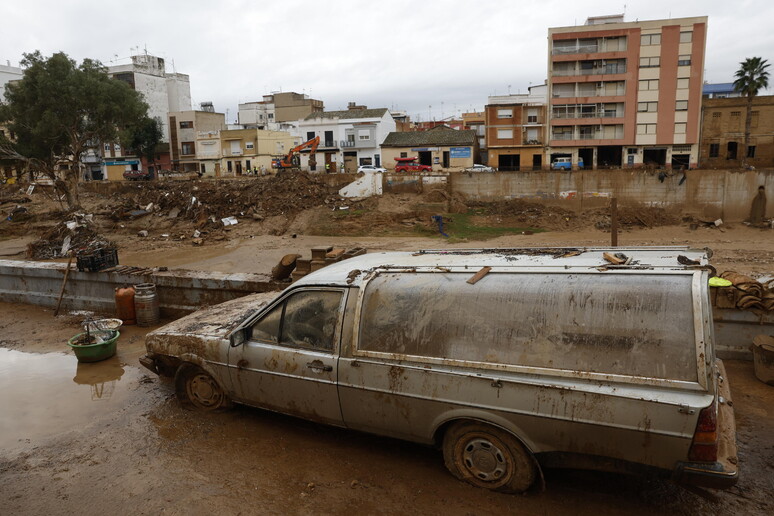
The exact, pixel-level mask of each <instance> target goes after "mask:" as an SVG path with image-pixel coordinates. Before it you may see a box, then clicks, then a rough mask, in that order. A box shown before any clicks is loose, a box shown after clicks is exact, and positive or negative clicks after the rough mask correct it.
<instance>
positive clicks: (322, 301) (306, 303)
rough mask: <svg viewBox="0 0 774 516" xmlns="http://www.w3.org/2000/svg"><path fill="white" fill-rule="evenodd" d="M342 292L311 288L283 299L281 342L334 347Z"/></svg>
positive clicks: (331, 348) (305, 345) (320, 347)
mask: <svg viewBox="0 0 774 516" xmlns="http://www.w3.org/2000/svg"><path fill="white" fill-rule="evenodd" d="M341 296H342V293H341V292H331V291H328V292H326V291H320V290H310V291H303V292H299V293H297V294H294V295H292V296H291V297H289V298H288V299H287V300H286V301H285V316H284V318H283V320H282V326H281V330H280V331H281V338H280V344H281V345H286V346H293V347H299V348H307V349H315V350H320V351H333V344H334V340H333V339H334V336H335V334H336V326H337V322H338V320H339V314H340V305H341Z"/></svg>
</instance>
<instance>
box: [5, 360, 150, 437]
mask: <svg viewBox="0 0 774 516" xmlns="http://www.w3.org/2000/svg"><path fill="white" fill-rule="evenodd" d="M142 376H143V374H142V371H141V370H140V369H139V368H136V367H131V366H128V365H126V364H124V363H122V362H121V361H120V359H119V358H118V357H115V356H114V357H112V358H110V359H108V360H104V361H102V362H95V363H91V364H87V363H83V364H82V363H79V362H78V360H77V359H76V358H75V357H74V356H73V355H68V354H64V353H25V352H22V351H16V350H11V349H5V348H0V392H2V393H3V395H2V396H0V414H2V417H0V449H3V450H6V451H9V452H10V451H20V450H22V449H24V448H27V447H30V446H36V445H38V444H39V443H40V442H41V441H43V440H45V439H47V438H51V437H55V436H57V435H59V434H61V433H64V432H68V431H72V430H79V429H83V428H85V427H86V426H88V425H90V424H93V423H95V422H97V421H99V419H100V418H101V417H106V416H109V415H111V414H113V413H115V412H117V411H118V410H120V409H122V408H123V407H124V406H126V404H127V402H128V401H129V400H130V399H132V398H133V397H134V396H135V395H138V393H137V386H138V385H139V380H140V378H141V377H142ZM139 395H141V394H139Z"/></svg>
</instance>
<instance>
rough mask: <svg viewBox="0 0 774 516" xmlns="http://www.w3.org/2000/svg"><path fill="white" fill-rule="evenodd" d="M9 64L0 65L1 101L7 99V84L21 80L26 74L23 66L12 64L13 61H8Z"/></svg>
mask: <svg viewBox="0 0 774 516" xmlns="http://www.w3.org/2000/svg"><path fill="white" fill-rule="evenodd" d="M7 63H8V64H7V65H0V102H4V101H5V85H6V84H8V83H9V82H11V81H19V80H21V78H22V77H23V75H24V72H23V71H22V69H21V68H17V67H15V66H11V63H10V62H9V61H7Z"/></svg>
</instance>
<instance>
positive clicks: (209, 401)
mask: <svg viewBox="0 0 774 516" xmlns="http://www.w3.org/2000/svg"><path fill="white" fill-rule="evenodd" d="M188 396H189V398H190V399H191V401H193V402H194V403H196V404H198V405H201V406H202V407H207V408H212V407H216V406H218V404H219V403H220V399H221V394H220V388H219V387H218V385H217V384H216V383H215V380H213V379H212V378H210V376H209V375H206V374H197V375H196V376H194V377H193V378H191V381H189V382H188Z"/></svg>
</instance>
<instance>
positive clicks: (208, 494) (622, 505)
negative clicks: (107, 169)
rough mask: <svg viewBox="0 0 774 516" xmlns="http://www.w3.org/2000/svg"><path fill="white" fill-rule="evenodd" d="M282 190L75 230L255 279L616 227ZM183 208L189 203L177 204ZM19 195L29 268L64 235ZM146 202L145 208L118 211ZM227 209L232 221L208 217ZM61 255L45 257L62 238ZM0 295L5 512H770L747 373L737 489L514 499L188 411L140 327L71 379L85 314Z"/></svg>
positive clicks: (740, 409) (231, 418)
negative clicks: (277, 270) (357, 257)
mask: <svg viewBox="0 0 774 516" xmlns="http://www.w3.org/2000/svg"><path fill="white" fill-rule="evenodd" d="M282 186H283V185H282V184H279V183H277V184H273V183H267V184H261V185H252V186H251V185H247V187H246V186H245V185H242V186H240V183H233V184H232V185H231V186H229V187H228V188H225V189H222V188H221V189H217V188H213V187H211V185H208V184H199V183H196V182H193V183H191V184H186V185H182V186H181V185H167V190H162V191H148V187H147V185H128V186H127V187H126V191H124V192H121V193H120V194H119V195H114V196H103V195H98V194H94V193H88V194H84V196H83V200H84V208H85V209H84V213H91V214H92V215H93V217H92V222H90V223H89V224H88V225H87V226H88V229H89V230H90V231H93V235H97V236H98V237H99V238H104V239H106V240H110V241H113V242H116V243H117V245H118V249H119V258H120V262H121V264H125V265H138V266H143V267H154V266H166V267H170V268H185V269H196V270H206V271H222V272H261V273H268V272H269V270H270V269H271V267H272V266H273V265H274V264H275V263H276V262H277V261H278V260H279V259H280V258H281V257H282V256H284V255H285V254H288V253H299V254H302V255H304V256H306V257H308V256H309V249H310V248H311V247H314V246H319V245H332V246H335V247H346V248H351V247H366V248H367V249H368V250H369V251H381V250H416V249H421V248H446V247H526V246H558V245H567V246H589V245H606V244H608V243H609V239H610V235H609V233H608V232H607V231H606V229H607V227H608V226H607V225H606V222H607V223H609V218H606V214H604V213H600V212H599V211H597V212H588V213H583V214H573V213H567V212H564V211H562V210H557V209H552V208H545V207H541V206H534V205H529V204H524V203H517V202H511V203H504V204H502V203H501V204H492V205H476V204H475V203H470V202H468V201H466V200H464V199H448V198H446V197H445V196H444V194H443V193H435V194H432V193H429V194H424V195H414V194H400V195H390V196H385V197H383V198H381V199H378V200H375V199H371V200H365V201H360V202H351V201H346V202H342V200H341V199H338V198H337V197H336V196H335V195H334V194H332V193H331V191H330V189H327V190H326V189H325V188H321V187H320V186H319V185H314V184H310V183H308V182H307V181H306V180H305V179H296V180H295V183H293V185H292V188H289V189H288V191H287V192H285V193H282V188H281V187H282ZM194 188H196V190H194ZM168 192H169V195H166V196H165V195H164V193H168ZM194 192H196V195H194ZM193 196H196V197H197V201H198V200H200V199H203V200H204V202H203V203H202V206H199V205H198V204H197V203H194V204H192V205H190V207H189V205H188V203H190V198H191V197H193ZM24 197H25V196H24V195H23V194H22V193H20V192H18V188H16V189H10V188H8V187H6V188H5V189H0V212H2V214H3V220H2V221H0V259H8V258H10V259H25V256H26V255H27V252H28V249H29V244H30V243H33V242H35V241H38V240H39V238H40V237H41V236H48V237H50V238H52V239H54V240H55V239H56V238H61V237H62V236H63V235H66V232H65V231H64V230H63V229H62V224H63V222H65V221H67V220H70V217H69V216H67V215H65V214H63V213H60V212H59V211H58V210H59V207H58V203H57V202H56V201H55V200H53V199H51V198H47V197H46V196H45V195H44V193H43V192H39V193H38V194H35V193H34V194H33V195H32V196H30V197H29V201H28V202H21V201H22V199H23V198H24ZM170 197H172V199H171V200H166V199H169V198H170ZM299 197H301V198H302V199H301V200H300V201H299V200H298V198H299ZM150 203H153V204H154V206H156V207H158V209H156V208H154V207H152V209H151V213H149V214H142V215H139V216H136V217H135V216H127V215H126V213H128V212H130V211H133V210H137V209H138V208H140V207H141V206H146V207H147V205H148V204H150ZM183 205H185V206H183ZM17 206H23V207H26V208H27V216H26V217H25V216H24V214H23V213H21V212H18V211H17V212H16V213H18V214H20V216H19V217H18V218H17V220H16V221H15V222H14V221H8V220H5V219H6V218H7V216H8V215H9V214H10V213H11V212H12V211H13V210H15V209H16V207H17ZM176 208H177V209H178V212H177V213H176V214H175V217H171V216H170V215H171V213H174V210H175V209H176ZM341 208H346V209H341ZM436 212H440V213H443V214H444V216H445V217H449V218H453V217H455V216H459V215H460V214H463V213H467V214H468V215H470V220H472V221H474V224H475V225H479V226H481V227H489V228H496V229H503V228H532V229H535V230H538V231H532V233H533V234H521V233H522V231H520V230H519V231H512V232H511V233H510V234H508V233H505V234H501V233H498V232H496V231H493V232H490V233H488V234H476V236H474V237H470V236H457V237H453V238H451V239H447V238H444V237H442V236H440V235H439V234H438V231H437V227H433V225H432V224H430V222H429V214H431V213H436ZM229 214H232V215H235V216H236V217H237V218H238V220H239V223H238V224H237V225H235V226H230V227H229V228H226V227H224V226H223V224H222V223H218V222H217V221H219V220H220V219H219V218H218V217H221V216H229ZM624 215H625V217H624V222H625V224H624V228H623V230H622V233H621V235H620V237H619V243H620V244H621V245H690V246H693V247H699V248H701V247H710V248H712V249H713V250H714V252H715V254H714V257H713V258H712V263H713V264H714V265H715V266H716V267H717V269H718V270H719V271H723V270H736V271H738V272H741V273H745V274H749V275H752V276H754V277H759V276H766V275H771V274H772V272H774V271H772V269H773V267H772V264H773V263H774V238H772V237H774V232H772V231H771V230H765V229H758V228H751V227H748V226H745V225H743V224H741V223H734V224H725V225H723V226H721V228H711V227H709V226H707V225H705V224H701V223H699V224H697V223H696V220H695V219H694V218H691V217H687V218H685V217H684V214H674V213H664V212H662V211H659V210H648V209H641V210H635V211H634V212H628V213H626V212H625V213H624ZM213 216H214V217H215V218H216V222H213V221H212V217H213ZM197 230H198V231H199V232H200V238H202V240H201V242H198V243H196V242H194V241H193V239H194V236H193V233H194V231H197ZM540 230H547V231H544V232H540ZM139 231H148V236H138V232H139ZM530 231H531V230H530ZM530 231H528V233H529V232H530ZM93 235H92V234H91V233H90V234H89V235H87V237H88V238H91V237H92V236H93ZM88 238H87V240H88ZM55 244H56V245H54V246H50V249H55V248H56V247H58V246H61V239H60V240H58V241H57V242H55ZM59 259H61V258H59ZM1 301H2V299H1V298H0V392H3V395H2V396H0V514H3V515H4V514H87V515H88V514H99V515H104V514H106V513H114V514H160V513H164V514H263V513H270V514H275V513H276V514H342V513H359V514H395V513H412V514H413V513H418V514H455V515H456V514H460V515H463V514H465V515H467V514H503V513H513V514H589V515H591V514H595V515H596V514H622V513H626V514H633V515H638V514H643V515H644V514H654V513H656V514H736V513H739V514H756V515H757V514H760V515H763V514H772V513H774V431H772V429H773V428H774V388H772V387H768V386H766V385H764V384H762V383H759V382H758V381H757V380H756V379H755V378H754V376H753V372H752V363H750V362H742V361H730V362H727V364H726V366H727V369H728V373H729V375H730V377H731V378H730V383H731V389H732V394H733V398H734V407H735V410H736V417H737V429H738V440H739V448H740V449H739V458H740V467H741V471H742V473H741V478H740V481H739V484H738V486H737V487H735V488H734V489H732V490H730V491H727V492H719V493H714V494H711V495H701V494H697V493H694V492H691V491H687V490H685V489H683V488H680V487H678V486H675V485H673V484H671V483H669V482H667V481H661V480H652V479H644V478H640V477H627V476H621V475H613V474H604V473H596V472H587V471H571V470H567V471H563V470H549V471H547V472H546V484H547V488H546V490H545V491H544V492H534V493H530V494H527V495H525V496H510V495H500V494H494V493H489V492H486V491H483V490H480V489H476V488H473V487H470V486H468V485H466V484H463V483H460V482H458V481H456V480H455V479H453V478H452V477H451V476H450V475H449V474H448V473H447V472H446V470H445V469H444V466H443V460H442V457H441V455H440V453H439V451H438V450H434V449H431V448H427V447H424V446H419V445H415V444H410V443H405V442H401V441H396V440H391V439H385V438H380V437H375V436H371V435H366V434H360V433H355V432H349V431H346V430H341V429H336V428H331V427H325V426H320V425H317V424H313V423H308V422H304V421H300V420H296V419H293V418H290V417H285V416H281V415H276V414H272V413H269V412H265V411H261V410H257V409H251V408H245V407H237V408H236V409H234V410H233V411H230V412H225V413H218V414H201V413H196V412H190V411H186V410H184V409H182V408H181V407H180V406H179V404H178V403H177V402H176V400H175V399H174V396H173V389H172V386H171V385H170V383H169V382H167V381H164V380H160V379H159V378H158V377H157V376H155V375H153V374H150V373H149V372H147V371H146V370H144V369H142V368H140V367H139V364H138V361H137V359H138V357H139V356H140V355H141V354H142V353H143V352H144V349H143V337H144V334H145V333H146V332H147V330H146V329H141V328H136V327H134V328H124V330H122V331H124V333H123V334H122V336H121V339H120V344H119V348H118V355H117V356H116V357H114V358H112V359H110V360H107V361H105V362H101V363H98V364H89V365H79V364H78V363H77V361H76V360H75V357H74V356H73V355H72V353H71V351H69V349H68V348H67V346H66V345H65V342H66V340H67V339H68V338H69V337H71V336H72V335H73V334H75V333H76V332H77V331H78V324H79V322H80V320H81V319H82V318H83V315H82V314H75V315H64V316H60V317H57V318H54V317H53V314H52V312H51V310H47V309H43V308H37V307H30V306H24V305H11V304H7V303H2V302H1Z"/></svg>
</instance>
